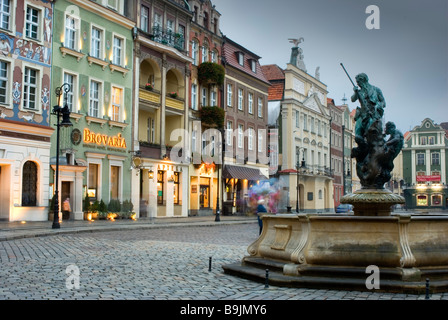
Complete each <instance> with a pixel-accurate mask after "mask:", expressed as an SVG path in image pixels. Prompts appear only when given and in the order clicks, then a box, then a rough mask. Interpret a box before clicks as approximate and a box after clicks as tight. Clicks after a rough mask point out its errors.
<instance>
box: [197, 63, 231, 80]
mask: <svg viewBox="0 0 448 320" xmlns="http://www.w3.org/2000/svg"><path fill="white" fill-rule="evenodd" d="M225 74H226V71H225V69H224V67H223V66H222V65H220V64H217V63H214V62H203V63H201V64H200V65H199V67H198V80H199V83H200V84H210V85H217V86H222V85H223V84H224V77H225Z"/></svg>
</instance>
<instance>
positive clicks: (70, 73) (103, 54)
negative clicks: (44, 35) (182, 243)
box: [50, 0, 135, 220]
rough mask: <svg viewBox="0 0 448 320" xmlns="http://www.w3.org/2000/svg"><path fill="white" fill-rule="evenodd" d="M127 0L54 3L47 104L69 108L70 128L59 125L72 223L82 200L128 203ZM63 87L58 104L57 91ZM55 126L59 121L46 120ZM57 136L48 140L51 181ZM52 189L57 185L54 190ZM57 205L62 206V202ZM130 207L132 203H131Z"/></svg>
mask: <svg viewBox="0 0 448 320" xmlns="http://www.w3.org/2000/svg"><path fill="white" fill-rule="evenodd" d="M124 4H125V3H124V1H123V0H117V1H113V2H111V1H106V0H104V1H97V2H93V1H87V0H71V1H66V0H60V1H57V2H55V8H54V25H55V26H58V27H57V28H54V33H53V69H52V92H51V102H52V105H61V106H65V105H67V106H68V107H69V109H70V112H71V115H70V118H71V122H72V124H73V126H72V127H69V128H61V142H60V149H59V153H60V159H61V160H60V170H59V171H60V172H59V176H60V179H59V183H60V185H59V190H60V192H59V195H60V202H59V203H62V201H64V199H66V198H69V199H70V204H71V208H72V216H71V217H70V218H71V219H76V220H82V219H84V218H85V217H84V214H83V211H84V210H83V201H84V200H85V199H86V198H88V201H90V202H94V201H101V200H102V201H103V202H104V203H105V204H106V205H108V204H109V203H110V202H111V201H112V200H118V201H120V202H123V201H125V200H128V201H129V200H131V201H132V200H133V199H132V184H131V181H132V171H130V168H131V156H130V151H131V150H132V135H131V133H132V131H131V130H132V126H131V125H132V115H133V114H132V111H133V110H132V102H133V100H132V98H133V97H132V89H133V87H132V85H133V59H132V57H133V39H132V36H133V35H132V30H133V27H134V25H135V24H134V22H133V21H131V20H129V19H127V18H126V17H125V16H124ZM63 84H68V87H69V88H70V90H69V91H68V92H66V93H64V94H63V95H62V96H61V97H60V99H59V98H58V97H57V96H56V94H55V89H56V88H57V87H61V86H62V85H63ZM51 122H52V125H54V124H55V123H56V117H54V116H53V117H52V119H51ZM55 156H56V134H54V135H53V137H52V157H53V158H52V169H53V172H52V177H51V178H50V183H53V181H54V180H53V174H54V170H55V166H54V163H55ZM53 189H54V186H53ZM61 200H62V201H61ZM133 202H135V201H133Z"/></svg>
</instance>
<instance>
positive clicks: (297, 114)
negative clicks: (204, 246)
mask: <svg viewBox="0 0 448 320" xmlns="http://www.w3.org/2000/svg"><path fill="white" fill-rule="evenodd" d="M296 128H300V112H299V110H296Z"/></svg>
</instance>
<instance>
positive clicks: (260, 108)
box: [258, 98, 263, 118]
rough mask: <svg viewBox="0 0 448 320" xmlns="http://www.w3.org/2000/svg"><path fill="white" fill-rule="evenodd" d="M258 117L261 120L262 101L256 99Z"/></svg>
mask: <svg viewBox="0 0 448 320" xmlns="http://www.w3.org/2000/svg"><path fill="white" fill-rule="evenodd" d="M258 117H259V118H263V99H262V98H258Z"/></svg>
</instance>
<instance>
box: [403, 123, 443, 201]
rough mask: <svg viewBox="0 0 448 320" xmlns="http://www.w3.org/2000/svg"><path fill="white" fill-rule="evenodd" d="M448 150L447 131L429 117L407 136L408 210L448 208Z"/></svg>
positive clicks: (406, 196) (405, 177) (406, 194)
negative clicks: (447, 156)
mask: <svg viewBox="0 0 448 320" xmlns="http://www.w3.org/2000/svg"><path fill="white" fill-rule="evenodd" d="M444 125H445V124H444ZM447 149H448V138H447V131H446V129H445V128H444V127H443V126H442V125H439V124H436V123H435V122H434V121H433V120H431V119H429V118H426V119H424V120H423V121H422V123H421V125H419V126H416V127H415V128H414V129H413V130H411V131H410V134H407V135H406V140H405V143H404V147H403V150H402V153H403V175H404V183H405V187H404V197H405V200H406V208H407V209H417V210H445V209H447V208H448V187H447V169H448V162H447V159H446V153H447Z"/></svg>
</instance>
